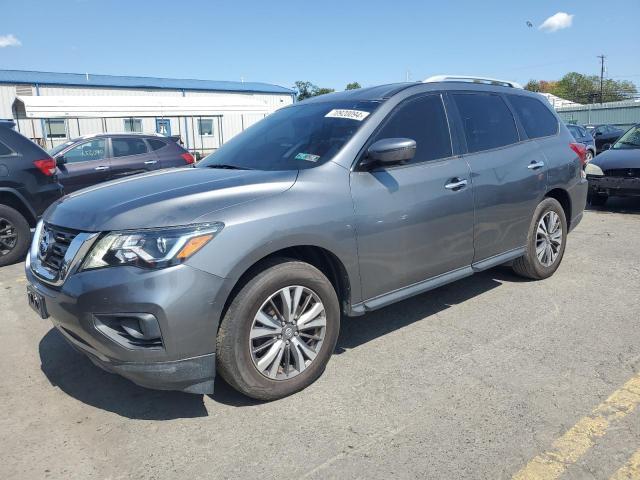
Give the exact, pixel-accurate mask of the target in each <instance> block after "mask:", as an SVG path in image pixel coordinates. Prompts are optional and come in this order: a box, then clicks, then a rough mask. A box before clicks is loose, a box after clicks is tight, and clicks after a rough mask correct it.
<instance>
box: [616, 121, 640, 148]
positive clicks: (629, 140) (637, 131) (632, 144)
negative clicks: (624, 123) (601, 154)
mask: <svg viewBox="0 0 640 480" xmlns="http://www.w3.org/2000/svg"><path fill="white" fill-rule="evenodd" d="M611 148H613V149H615V150H622V149H625V148H640V125H636V126H635V127H631V128H630V129H629V130H627V132H626V133H625V134H624V135H622V136H621V137H620V139H619V140H618V141H617V142H616V143H614V144H613V147H611Z"/></svg>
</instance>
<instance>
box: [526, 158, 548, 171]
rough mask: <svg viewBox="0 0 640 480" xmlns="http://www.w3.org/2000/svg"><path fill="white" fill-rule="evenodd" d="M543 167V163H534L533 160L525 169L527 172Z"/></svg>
mask: <svg viewBox="0 0 640 480" xmlns="http://www.w3.org/2000/svg"><path fill="white" fill-rule="evenodd" d="M542 167H544V162H542V161H540V162H536V161H535V160H534V161H533V162H531V163H530V164H529V165H527V168H528V169H529V170H537V169H539V168H542Z"/></svg>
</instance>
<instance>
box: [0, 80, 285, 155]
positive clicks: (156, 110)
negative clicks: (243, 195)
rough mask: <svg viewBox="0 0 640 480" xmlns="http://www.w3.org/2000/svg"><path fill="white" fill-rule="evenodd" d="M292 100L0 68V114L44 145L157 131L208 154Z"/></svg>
mask: <svg viewBox="0 0 640 480" xmlns="http://www.w3.org/2000/svg"><path fill="white" fill-rule="evenodd" d="M294 98H295V97H294V92H293V91H292V90H290V89H288V88H284V87H280V86H277V85H270V84H266V83H256V82H228V81H209V80H179V79H168V78H152V77H120V76H110V75H92V74H74V73H49V72H32V71H21V70H0V118H12V119H14V120H15V121H16V123H17V128H18V130H19V131H20V132H21V133H22V134H23V135H25V136H27V137H29V138H31V139H33V140H35V141H37V142H38V143H40V144H41V145H43V146H45V147H47V148H50V147H52V146H55V145H57V144H59V143H62V142H64V141H65V140H67V139H69V138H74V137H78V136H80V135H86V134H91V133H104V132H114V133H115V132H145V133H151V132H156V133H162V134H165V135H179V136H180V137H181V139H182V142H183V144H184V146H185V147H186V148H188V149H189V150H191V151H194V152H200V153H208V152H210V151H211V150H213V149H215V148H217V147H219V146H220V145H221V144H222V143H224V142H225V141H227V140H228V139H230V138H231V137H233V136H234V135H236V134H238V133H239V132H241V131H242V130H244V129H245V128H247V127H248V126H250V125H251V124H253V123H255V122H256V121H258V120H260V119H262V118H264V117H265V116H266V115H268V114H269V113H271V112H273V111H274V110H276V109H278V108H280V107H283V106H285V105H289V104H291V103H293V101H294Z"/></svg>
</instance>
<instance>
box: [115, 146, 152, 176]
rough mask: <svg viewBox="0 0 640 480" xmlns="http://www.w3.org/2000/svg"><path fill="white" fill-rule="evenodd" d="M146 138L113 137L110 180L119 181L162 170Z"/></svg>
mask: <svg viewBox="0 0 640 480" xmlns="http://www.w3.org/2000/svg"><path fill="white" fill-rule="evenodd" d="M149 150H150V149H149V147H148V145H147V142H145V140H144V137H119V136H118V137H111V159H110V178H111V179H117V178H122V177H128V176H130V175H136V174H138V173H143V172H148V171H150V170H155V169H157V168H160V165H159V162H158V157H157V156H156V154H155V153H153V152H150V151H149Z"/></svg>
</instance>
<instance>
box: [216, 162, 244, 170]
mask: <svg viewBox="0 0 640 480" xmlns="http://www.w3.org/2000/svg"><path fill="white" fill-rule="evenodd" d="M207 168H224V169H227V170H252V169H251V168H247V167H239V166H237V165H229V164H226V163H214V164H212V165H207Z"/></svg>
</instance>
